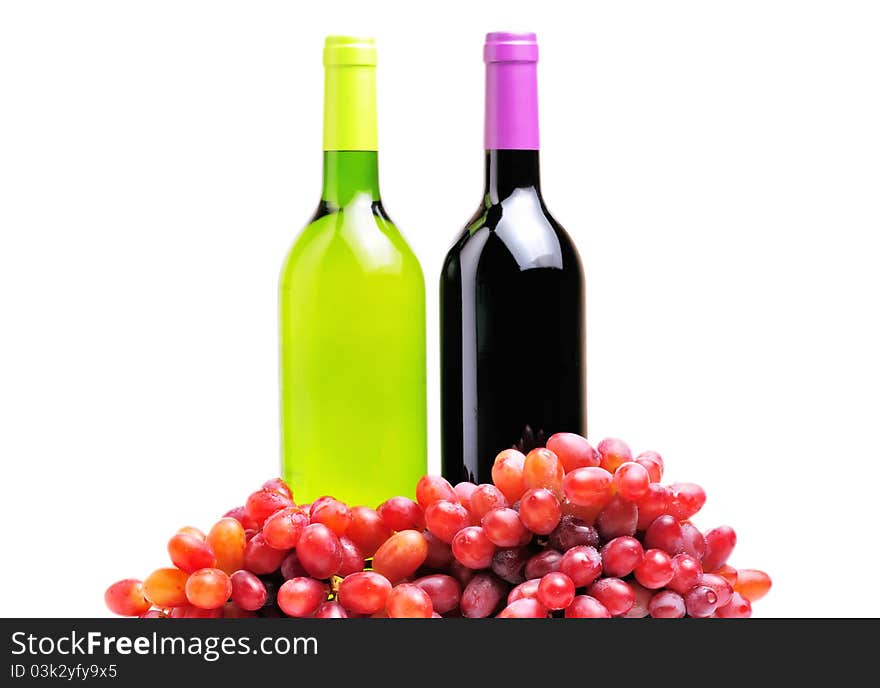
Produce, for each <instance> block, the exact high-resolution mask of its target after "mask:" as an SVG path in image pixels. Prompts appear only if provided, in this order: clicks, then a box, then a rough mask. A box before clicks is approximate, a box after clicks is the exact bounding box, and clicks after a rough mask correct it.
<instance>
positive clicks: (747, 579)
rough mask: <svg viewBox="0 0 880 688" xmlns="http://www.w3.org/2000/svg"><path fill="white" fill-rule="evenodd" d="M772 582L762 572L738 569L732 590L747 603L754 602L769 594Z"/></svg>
mask: <svg viewBox="0 0 880 688" xmlns="http://www.w3.org/2000/svg"><path fill="white" fill-rule="evenodd" d="M772 585H773V582H772V581H771V580H770V576H768V575H767V574H766V573H764V572H763V571H758V570H757V569H740V570H739V571H738V573H737V579H736V584H735V585H734V586H733V589H734V590H736V592H738V593H739V594H740V595H741V596H742V597H743V598H745V599H746V600H748V601H749V602H756V601H758V600H760V599H761V598H762V597H764V595H766V594H767V593H768V592H770V587H771V586H772Z"/></svg>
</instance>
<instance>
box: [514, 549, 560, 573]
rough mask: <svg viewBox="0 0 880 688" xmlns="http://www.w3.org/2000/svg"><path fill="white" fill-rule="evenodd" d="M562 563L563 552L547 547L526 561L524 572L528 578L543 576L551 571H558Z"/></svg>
mask: <svg viewBox="0 0 880 688" xmlns="http://www.w3.org/2000/svg"><path fill="white" fill-rule="evenodd" d="M561 563H562V552H557V551H556V550H553V549H545V550H544V551H542V552H539V553H538V554H536V555H535V556H533V557H532V558H531V559H529V560H528V561H527V562H526V567H525V570H524V571H523V573H524V574H525V577H526V580H528V579H530V578H543V577H544V576H545V575H547V574H548V573H550V572H551V571H558V570H559V565H560V564H561Z"/></svg>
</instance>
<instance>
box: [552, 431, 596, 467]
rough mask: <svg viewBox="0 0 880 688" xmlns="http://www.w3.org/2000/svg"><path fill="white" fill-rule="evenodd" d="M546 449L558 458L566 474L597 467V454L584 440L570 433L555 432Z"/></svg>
mask: <svg viewBox="0 0 880 688" xmlns="http://www.w3.org/2000/svg"><path fill="white" fill-rule="evenodd" d="M547 449H549V450H550V451H552V452H553V453H554V454H556V456H558V457H559V460H560V461H561V462H562V467H563V468H564V469H565V472H566V473H570V472H571V471H573V470H575V469H576V468H587V467H590V466H598V465H599V453H598V452H597V451H596V450H595V449H593V447H592V446H591V445H590V443H589V442H587V440H586V439H585V438H583V437H581V436H580V435H575V434H574V433H572V432H557V433H556V434H555V435H553V436H552V437H551V438H550V439H549V440H547Z"/></svg>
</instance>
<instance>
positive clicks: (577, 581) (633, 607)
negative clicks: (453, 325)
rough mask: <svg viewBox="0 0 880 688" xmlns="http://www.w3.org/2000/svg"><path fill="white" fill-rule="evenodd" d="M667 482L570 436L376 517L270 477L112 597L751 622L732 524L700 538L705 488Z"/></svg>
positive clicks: (200, 606)
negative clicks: (309, 496)
mask: <svg viewBox="0 0 880 688" xmlns="http://www.w3.org/2000/svg"><path fill="white" fill-rule="evenodd" d="M662 476H663V460H662V459H661V457H660V455H659V454H658V453H656V452H653V451H648V452H644V453H642V454H639V455H638V456H636V457H635V458H633V456H632V453H631V452H630V449H629V447H628V446H627V445H626V444H625V443H624V442H622V441H621V440H618V439H606V440H603V441H602V442H600V443H599V445H598V446H597V447H596V448H595V449H594V448H593V447H592V446H591V445H590V444H589V443H588V442H587V440H586V439H584V438H583V437H581V436H579V435H574V434H571V433H559V434H556V435H554V436H553V437H551V438H550V439H549V441H548V442H547V446H546V447H541V448H538V449H534V450H532V451H531V452H529V454H528V455H524V454H522V453H521V452H519V451H517V450H516V449H507V450H505V451H502V452H501V453H500V454H499V455H498V456H497V457H496V459H495V463H494V466H493V468H492V480H493V484H488V483H487V484H483V485H474V484H473V483H468V482H463V483H459V484H458V485H455V486H454V487H453V486H452V485H450V484H449V482H447V481H446V480H444V479H443V478H441V477H439V476H434V475H426V476H424V477H423V478H422V479H421V480H420V481H419V482H418V485H417V486H416V501H413V500H412V499H409V498H407V497H391V498H390V499H388V500H387V501H385V502H383V503H382V504H380V505H379V506H378V508H376V509H372V508H369V507H366V506H354V507H350V506H348V505H347V504H344V503H343V502H341V501H339V500H337V499H334V498H333V497H321V498H319V499H317V500H315V501H314V502H312V503H311V504H299V505H297V504H295V503H294V501H293V494H292V493H291V490H290V488H289V487H288V486H287V485H286V484H285V483H284V482H283V481H282V480H280V479H274V480H270V481H268V482H267V483H265V484H264V485H263V486H262V488H260V489H259V490H257V491H256V492H254V493H253V494H251V495H250V496H249V497H248V498H247V502H246V504H245V505H244V506H241V507H237V508H235V509H232V510H230V511H229V512H227V513H226V514H225V516H224V517H223V518H221V519H220V520H219V521H217V523H215V524H214V526H213V527H212V528H211V529H210V530H209V531H208V533H207V534H205V533H203V532H202V531H200V530H198V529H197V528H192V527H187V528H182V529H181V530H180V531H178V532H177V533H175V534H174V535H173V536H172V537H171V539H170V540H169V542H168V554H169V556H170V559H171V562H172V564H173V567H167V568H160V569H157V570H155V571H153V572H152V573H151V574H150V575H149V576H147V578H146V579H144V580H143V581H140V580H135V579H126V580H122V581H119V582H117V583H114V584H113V585H111V586H110V587H109V588H108V589H107V592H106V594H105V601H106V603H107V606H108V607H109V608H110V610H111V611H113V612H115V613H117V614H121V615H123V616H140V617H145V618H157V617H158V618H218V617H231V618H244V617H254V616H260V617H276V616H289V617H315V618H325V619H326V618H348V617H391V618H401V617H407V618H431V617H434V618H439V617H468V618H481V617H489V616H497V617H499V618H515V617H520V618H523V617H529V618H546V617H550V616H564V617H565V618H585V617H594V618H596V617H598V618H608V617H628V618H636V617H645V616H651V617H655V618H681V617H684V616H689V617H699V618H705V617H721V618H742V617H748V616H750V615H751V603H752V602H754V601H755V600H757V599H759V598H761V597H763V596H764V595H765V594H766V593H767V592H768V590H769V589H770V585H771V583H770V578H769V576H767V574H766V573H764V572H762V571H758V570H754V569H739V570H737V569H735V568H733V567H732V566H730V565H728V564H727V560H728V557H729V556H730V554H731V552H732V551H733V548H734V545H735V544H736V534H735V533H734V531H733V529H732V528H730V527H729V526H720V527H718V528H713V529H712V530H709V531H707V532H705V533H703V532H701V531H700V530H699V529H698V528H697V527H696V526H694V525H693V523H691V519H692V518H693V516H694V515H695V514H696V513H697V512H698V511H699V510H700V509H701V508H702V506H703V504H704V503H705V501H706V495H705V492H704V491H703V489H702V488H701V487H700V486H698V485H694V484H692V483H673V484H671V485H663V484H661V478H662Z"/></svg>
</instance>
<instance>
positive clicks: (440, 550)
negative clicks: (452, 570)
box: [422, 530, 455, 569]
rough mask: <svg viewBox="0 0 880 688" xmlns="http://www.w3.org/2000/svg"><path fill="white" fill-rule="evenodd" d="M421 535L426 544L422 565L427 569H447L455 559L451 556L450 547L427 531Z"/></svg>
mask: <svg viewBox="0 0 880 688" xmlns="http://www.w3.org/2000/svg"><path fill="white" fill-rule="evenodd" d="M422 535H424V536H425V540H426V541H427V543H428V554H427V555H426V556H425V561H424V562H423V563H424V565H425V566H427V567H428V568H429V569H445V568H446V567H448V566H449V565H450V564H451V563H452V562H453V561H454V559H455V557H454V556H453V555H452V546H451V545H450V544H448V543H446V542H443V540H441V539H440V538H438V537H437V536H436V535H434V534H432V533H431V532H429V531H427V530H426V531H425V532H424V533H422Z"/></svg>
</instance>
